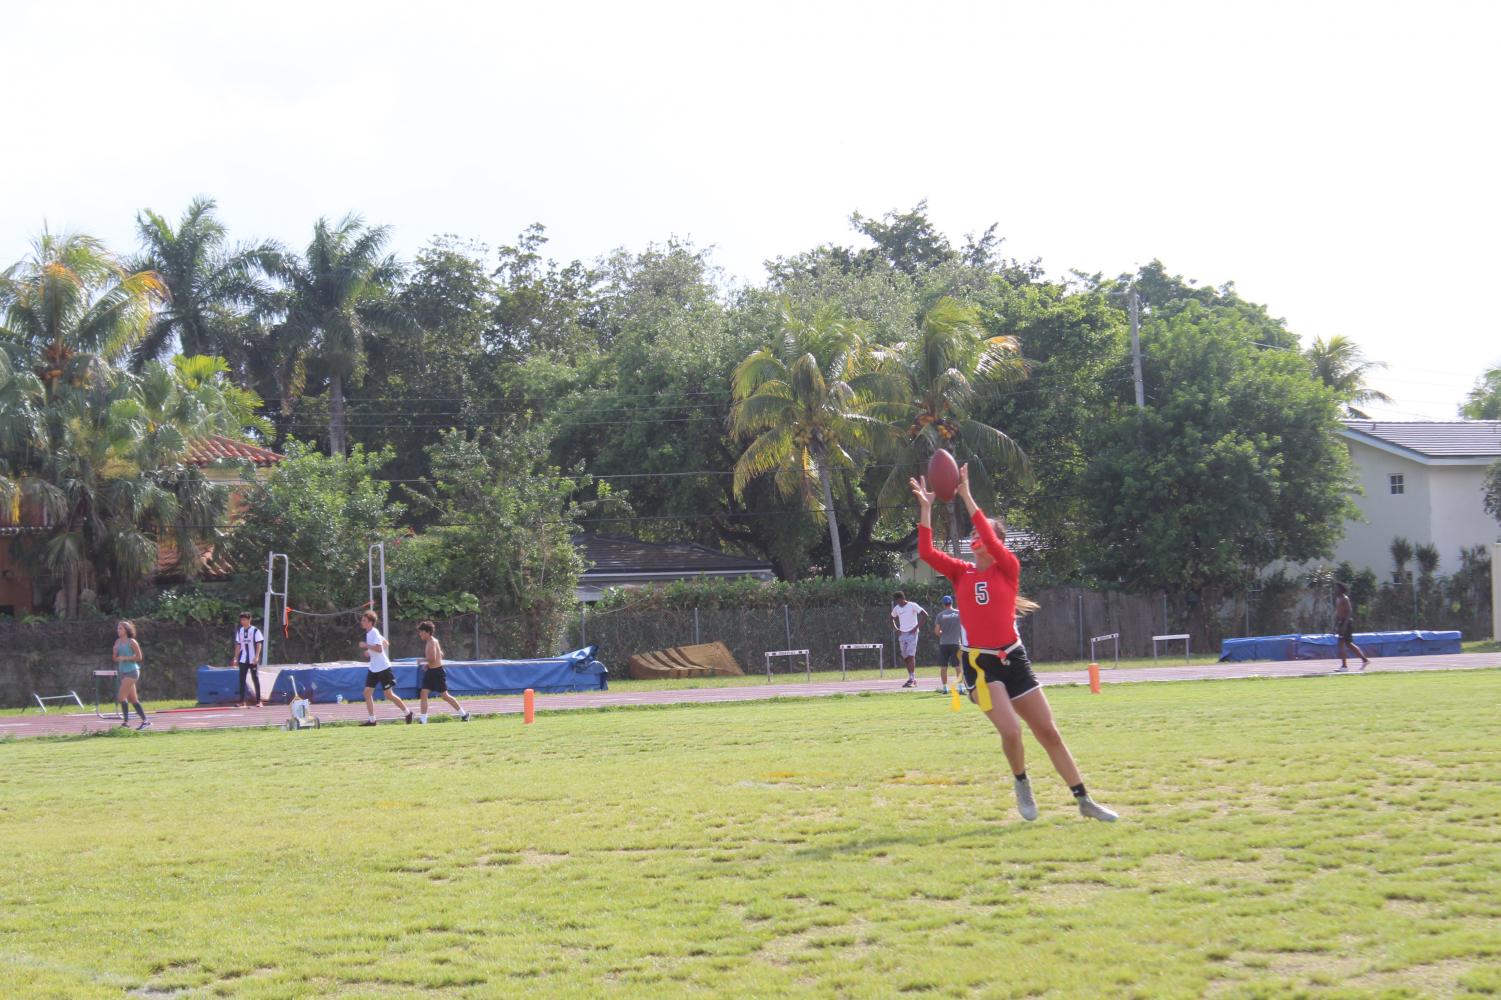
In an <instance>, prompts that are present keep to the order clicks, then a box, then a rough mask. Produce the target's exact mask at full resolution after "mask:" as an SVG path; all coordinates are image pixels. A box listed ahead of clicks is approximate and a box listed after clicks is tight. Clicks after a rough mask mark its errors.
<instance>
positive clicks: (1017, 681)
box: [964, 646, 1042, 701]
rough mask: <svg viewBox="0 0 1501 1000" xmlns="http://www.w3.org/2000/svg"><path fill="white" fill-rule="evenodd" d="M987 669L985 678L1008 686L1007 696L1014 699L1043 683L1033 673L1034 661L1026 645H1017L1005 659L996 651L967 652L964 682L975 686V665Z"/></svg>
mask: <svg viewBox="0 0 1501 1000" xmlns="http://www.w3.org/2000/svg"><path fill="white" fill-rule="evenodd" d="M976 665H978V666H979V668H980V669H981V670H983V671H985V679H986V680H987V681H991V682H993V683H996V684H1004V685H1005V686H1006V697H1008V698H1010V699H1011V700H1012V701H1015V700H1016V699H1018V698H1020V697H1021V696H1022V695H1024V694H1026V693H1027V692H1029V691H1034V690H1036V689H1037V688H1039V687H1041V686H1042V685H1041V684H1040V683H1039V682H1038V680H1037V675H1036V674H1034V673H1032V661H1031V660H1030V659H1029V658H1028V656H1027V647H1026V646H1017V647H1016V648H1015V649H1013V650H1012V651H1011V652H1010V653H1009V654H1008V655H1007V656H1006V658H1005V659H1001V658H1000V657H999V656H997V655H995V654H994V653H975V652H967V653H966V654H965V663H964V683H966V684H968V685H969V686H970V687H974V686H975V680H976V678H977V674H976V673H975V666H976Z"/></svg>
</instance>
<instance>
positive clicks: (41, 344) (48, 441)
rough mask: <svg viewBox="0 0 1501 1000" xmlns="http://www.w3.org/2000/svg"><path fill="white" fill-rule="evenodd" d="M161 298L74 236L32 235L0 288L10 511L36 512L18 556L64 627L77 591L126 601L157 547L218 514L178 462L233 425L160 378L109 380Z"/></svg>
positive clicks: (141, 276) (204, 397) (144, 277)
mask: <svg viewBox="0 0 1501 1000" xmlns="http://www.w3.org/2000/svg"><path fill="white" fill-rule="evenodd" d="M166 296H167V292H166V288H165V286H164V285H163V284H162V283H161V281H160V279H159V278H158V276H157V275H156V274H154V273H153V272H149V271H146V272H136V273H128V272H127V271H126V270H125V269H124V268H123V267H121V265H120V264H119V263H118V262H117V261H116V260H115V258H114V257H113V256H111V255H110V254H109V253H108V252H107V251H106V250H105V249H104V247H103V246H102V245H101V244H100V243H99V241H98V240H95V239H93V238H91V237H88V236H81V235H63V236H58V235H53V234H51V233H45V232H44V233H43V234H42V235H41V236H40V237H39V238H38V239H37V240H36V241H35V242H34V243H33V250H32V254H31V256H30V257H28V258H27V259H25V260H23V261H21V262H19V263H17V264H16V265H14V266H12V267H11V268H9V269H8V270H6V271H5V272H4V274H3V275H0V302H3V303H4V304H5V307H6V309H5V320H4V326H3V327H0V344H3V345H5V354H6V356H7V360H6V362H5V364H4V366H3V370H0V396H3V397H4V398H6V400H7V402H8V403H9V402H10V401H12V400H19V401H20V402H21V403H22V404H24V409H18V410H16V411H12V409H11V407H10V406H9V405H7V406H6V408H5V412H4V414H3V416H0V444H3V445H4V462H5V470H4V475H5V477H6V479H8V480H9V484H10V485H9V486H7V492H8V493H10V497H9V502H10V505H11V512H12V513H16V512H17V507H18V505H19V502H20V500H21V499H22V498H24V499H27V500H29V501H30V502H31V503H32V504H33V505H34V507H35V508H36V509H37V510H39V511H40V512H41V514H42V521H43V524H42V525H39V526H40V527H43V528H44V529H45V530H44V531H43V532H41V533H38V534H36V535H32V536H28V538H27V539H26V541H27V542H28V544H29V549H28V551H27V552H25V553H23V556H24V557H26V558H27V559H28V561H30V562H31V563H32V564H33V565H34V566H35V567H37V568H39V569H44V570H46V571H47V572H48V573H50V574H51V575H52V577H53V578H54V579H56V580H59V581H61V584H62V591H63V597H64V607H65V608H66V612H67V613H68V614H70V615H71V614H75V613H76V612H77V608H78V598H79V593H80V591H81V590H82V589H83V588H84V587H85V586H88V587H91V588H92V589H96V590H97V589H100V587H101V585H107V586H108V587H109V588H110V589H112V590H113V591H114V593H115V594H116V595H117V596H118V597H121V598H122V599H123V598H125V597H128V595H129V593H130V590H131V588H132V587H134V586H135V584H136V583H138V582H139V580H140V579H141V578H143V577H144V576H145V575H147V574H148V573H150V572H151V571H152V570H153V569H155V565H156V553H157V545H156V541H155V538H156V537H157V536H158V535H160V534H162V533H172V534H174V535H176V536H177V537H178V538H179V540H180V541H182V542H183V543H184V550H185V551H191V548H192V538H194V537H201V535H202V534H203V533H204V532H205V531H211V530H212V527H211V526H212V525H213V524H214V523H215V522H216V520H217V518H218V516H219V514H220V513H222V510H223V505H224V499H225V498H224V492H223V490H222V489H221V488H219V487H215V486H213V485H212V484H209V483H207V482H206V481H205V480H204V478H203V476H202V473H201V472H199V471H198V470H196V469H189V468H186V467H185V466H184V465H183V464H182V462H181V457H182V453H183V452H184V451H185V450H186V447H187V441H188V440H190V439H191V438H192V437H194V436H197V435H199V434H202V433H207V432H211V431H216V430H225V429H231V428H230V427H229V426H228V425H227V423H226V421H227V420H229V419H233V415H232V414H231V413H230V411H228V410H227V409H226V408H225V407H224V406H223V405H222V403H221V401H220V400H217V399H215V398H214V397H213V395H212V394H210V393H206V392H203V391H201V390H199V391H196V395H194V393H195V391H194V390H190V389H188V388H186V387H185V386H184V385H182V384H180V382H179V380H177V379H176V377H175V370H174V369H172V368H169V367H167V366H164V365H161V364H159V363H152V364H150V365H148V367H147V370H146V372H145V373H143V375H142V376H140V377H139V378H137V377H135V376H133V375H131V374H130V373H129V372H127V371H125V370H124V369H122V368H120V367H118V365H119V363H120V362H122V361H123V360H125V358H126V357H127V356H128V355H129V354H130V352H131V350H132V349H133V348H134V347H135V346H136V345H137V344H139V343H140V342H141V340H142V338H143V337H144V336H145V335H146V333H147V331H148V330H149V328H150V324H151V320H152V310H153V307H154V306H155V305H157V304H158V303H160V302H163V301H165V299H166ZM27 369H30V371H29V372H27V371H26V370H27ZM189 396H193V397H194V398H191V399H190V398H188V397H189Z"/></svg>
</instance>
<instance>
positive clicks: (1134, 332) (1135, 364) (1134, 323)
mask: <svg viewBox="0 0 1501 1000" xmlns="http://www.w3.org/2000/svg"><path fill="white" fill-rule="evenodd" d="M1129 301H1130V307H1131V371H1132V374H1134V375H1135V376H1136V408H1137V409H1138V410H1142V409H1145V408H1146V405H1147V400H1146V393H1145V391H1144V390H1143V389H1142V385H1141V306H1140V301H1141V300H1140V299H1139V298H1138V297H1137V295H1136V286H1135V285H1132V286H1131V297H1130V300H1129Z"/></svg>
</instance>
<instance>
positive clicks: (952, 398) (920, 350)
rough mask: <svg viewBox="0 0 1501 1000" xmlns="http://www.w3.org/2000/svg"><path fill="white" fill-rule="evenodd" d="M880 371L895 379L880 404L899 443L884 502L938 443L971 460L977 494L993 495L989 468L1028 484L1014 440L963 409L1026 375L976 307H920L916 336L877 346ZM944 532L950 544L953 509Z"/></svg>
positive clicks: (1015, 353) (899, 491)
mask: <svg viewBox="0 0 1501 1000" xmlns="http://www.w3.org/2000/svg"><path fill="white" fill-rule="evenodd" d="M880 358H881V362H882V370H883V372H884V373H885V374H886V375H887V376H888V377H891V378H893V379H894V384H893V385H892V386H891V389H890V395H889V398H890V399H892V400H894V401H895V402H894V403H893V404H888V405H886V406H883V407H882V408H881V412H882V413H884V414H889V415H890V416H891V417H892V418H893V419H894V420H895V422H896V425H897V429H898V431H899V432H900V445H899V447H898V450H897V452H896V456H895V461H894V462H893V463H892V469H891V473H890V475H888V476H887V477H886V481H885V483H884V484H883V486H882V487H881V492H880V497H881V500H882V502H883V503H888V504H896V503H900V502H902V501H903V499H904V496H905V491H906V483H907V480H908V479H909V478H911V477H913V476H915V475H918V474H920V472H921V471H922V469H923V467H924V463H925V462H926V461H927V460H928V458H929V457H931V456H932V454H933V453H934V452H935V451H937V450H938V449H939V448H945V449H948V450H949V451H951V452H953V453H954V457H955V458H956V460H958V461H960V462H968V463H969V465H970V482H971V483H973V484H974V486H975V492H976V494H977V497H976V498H977V499H978V500H979V501H980V502H981V504H982V505H988V504H989V503H990V501H991V499H992V489H991V475H992V474H994V473H1003V474H1005V475H1006V476H1008V477H1010V478H1011V479H1013V480H1016V481H1018V482H1020V483H1023V484H1025V483H1029V482H1030V481H1031V478H1032V473H1031V468H1030V466H1029V464H1028V461H1027V456H1026V454H1025V453H1024V452H1023V451H1022V449H1021V448H1020V447H1018V446H1017V444H1016V442H1015V441H1013V440H1012V439H1011V438H1010V437H1008V436H1007V435H1006V433H1005V432H1004V431H1001V430H999V429H997V428H995V427H992V426H990V425H989V424H985V423H982V422H981V421H978V420H975V419H973V418H971V417H970V416H969V414H970V413H971V412H972V411H973V410H974V409H975V407H976V404H977V403H978V402H979V401H981V400H982V399H983V397H984V396H985V394H986V393H988V392H992V391H994V390H995V389H997V388H999V387H1002V386H1006V385H1011V384H1014V383H1016V382H1018V381H1020V380H1022V379H1024V378H1026V377H1027V369H1026V363H1025V362H1024V361H1023V360H1022V358H1021V352H1020V348H1019V346H1018V344H1017V341H1016V338H1015V337H992V336H989V335H988V333H987V331H986V330H985V329H984V328H983V327H982V326H981V325H980V316H979V310H978V309H977V308H975V307H974V306H971V305H965V304H964V303H961V302H958V301H957V300H955V299H953V298H950V297H948V296H944V297H943V298H940V299H939V300H938V301H936V302H935V303H933V305H932V306H930V307H929V308H928V310H927V311H926V312H925V313H924V314H923V317H922V320H921V322H920V323H919V325H918V329H917V331H916V336H914V337H913V338H912V339H910V340H909V341H907V342H906V343H903V344H899V345H897V346H896V347H895V348H891V349H888V350H884V351H881V352H880ZM949 514H950V519H949V520H950V528H949V536H950V541H951V543H953V544H957V528H956V526H955V523H954V522H955V520H956V518H955V516H954V509H953V507H952V505H951V507H950V511H949Z"/></svg>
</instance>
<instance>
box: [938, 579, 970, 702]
mask: <svg viewBox="0 0 1501 1000" xmlns="http://www.w3.org/2000/svg"><path fill="white" fill-rule="evenodd" d="M933 634H934V635H935V636H937V637H938V693H939V694H948V693H949V666H950V665H952V666H953V668H954V683H955V684H958V685H959V688H960V694H963V693H964V690H963V689H964V671H962V670H961V669H959V647H960V646H962V645H963V644H964V629H963V628H962V627H961V626H960V624H959V612H958V611H957V610H956V609H955V608H954V599H953V598H952V597H950V596H949V595H948V594H944V595H943V607H942V608H940V609H939V611H938V614H937V615H936V616H934V618H933Z"/></svg>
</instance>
